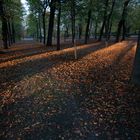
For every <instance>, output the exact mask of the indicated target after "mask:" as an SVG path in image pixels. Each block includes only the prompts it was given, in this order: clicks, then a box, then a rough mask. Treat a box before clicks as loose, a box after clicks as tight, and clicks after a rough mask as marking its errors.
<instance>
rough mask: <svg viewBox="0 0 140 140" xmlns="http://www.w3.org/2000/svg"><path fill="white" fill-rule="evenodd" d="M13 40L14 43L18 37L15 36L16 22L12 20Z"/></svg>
mask: <svg viewBox="0 0 140 140" xmlns="http://www.w3.org/2000/svg"><path fill="white" fill-rule="evenodd" d="M12 40H13V43H15V42H16V37H15V26H14V22H13V21H12Z"/></svg>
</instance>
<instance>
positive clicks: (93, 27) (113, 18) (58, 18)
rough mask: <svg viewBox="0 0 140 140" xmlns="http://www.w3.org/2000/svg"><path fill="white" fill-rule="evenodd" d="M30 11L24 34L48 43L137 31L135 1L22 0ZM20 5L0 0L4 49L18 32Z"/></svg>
mask: <svg viewBox="0 0 140 140" xmlns="http://www.w3.org/2000/svg"><path fill="white" fill-rule="evenodd" d="M26 1H27V3H28V5H29V11H30V14H29V15H28V17H27V19H26V20H27V34H28V35H29V36H32V37H34V38H36V39H37V40H38V41H40V42H43V43H44V44H45V45H48V46H51V45H52V41H53V38H54V37H55V38H56V37H57V49H58V50H59V49H60V38H62V36H64V37H71V38H72V43H73V45H74V44H75V38H78V39H81V38H84V42H85V43H87V42H88V39H89V38H90V36H92V37H94V38H95V39H98V40H99V41H100V40H102V39H103V38H105V39H106V41H108V40H109V39H110V37H111V35H115V36H116V42H118V41H120V40H124V39H125V37H126V36H127V35H128V34H129V33H134V32H137V31H138V30H139V28H140V27H139V26H140V20H138V19H140V14H139V13H140V2H139V0H104V1H102V0H26ZM22 18H23V8H22V4H21V1H20V0H0V21H1V22H0V30H1V34H2V35H1V36H2V39H3V42H4V47H5V48H8V46H10V45H11V44H12V43H14V42H15V40H16V38H17V37H20V36H21V35H22Z"/></svg>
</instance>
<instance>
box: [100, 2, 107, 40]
mask: <svg viewBox="0 0 140 140" xmlns="http://www.w3.org/2000/svg"><path fill="white" fill-rule="evenodd" d="M108 2H109V0H106V1H105V11H104V19H103V23H102V27H101V30H100V36H99V39H98V40H99V41H101V40H102V36H103V32H104V28H105V25H106V20H107V8H108Z"/></svg>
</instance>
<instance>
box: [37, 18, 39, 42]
mask: <svg viewBox="0 0 140 140" xmlns="http://www.w3.org/2000/svg"><path fill="white" fill-rule="evenodd" d="M38 39H39V24H38V20H36V40H37V41H38Z"/></svg>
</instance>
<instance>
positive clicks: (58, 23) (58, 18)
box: [57, 0, 61, 50]
mask: <svg viewBox="0 0 140 140" xmlns="http://www.w3.org/2000/svg"><path fill="white" fill-rule="evenodd" d="M60 18H61V1H60V0H59V8H58V15H57V50H60Z"/></svg>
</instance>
